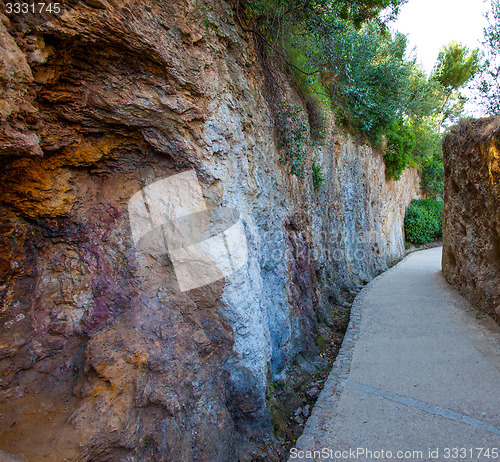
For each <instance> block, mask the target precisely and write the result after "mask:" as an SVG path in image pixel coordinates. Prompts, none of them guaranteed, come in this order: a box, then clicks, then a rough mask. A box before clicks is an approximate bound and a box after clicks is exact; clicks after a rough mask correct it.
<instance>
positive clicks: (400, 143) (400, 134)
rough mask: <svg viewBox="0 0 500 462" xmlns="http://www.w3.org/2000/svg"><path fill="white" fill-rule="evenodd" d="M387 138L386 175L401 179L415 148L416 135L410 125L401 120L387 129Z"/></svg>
mask: <svg viewBox="0 0 500 462" xmlns="http://www.w3.org/2000/svg"><path fill="white" fill-rule="evenodd" d="M386 139H387V147H386V150H385V154H384V162H385V176H386V178H388V179H390V178H394V179H395V180H399V179H400V178H401V174H402V173H403V170H404V169H405V168H406V167H407V166H408V164H409V162H410V158H411V154H412V153H413V149H414V148H415V135H414V134H413V132H412V130H411V127H410V126H408V125H407V124H406V123H405V122H404V121H403V120H399V121H394V122H393V123H392V124H391V125H390V126H389V128H388V129H387V130H386Z"/></svg>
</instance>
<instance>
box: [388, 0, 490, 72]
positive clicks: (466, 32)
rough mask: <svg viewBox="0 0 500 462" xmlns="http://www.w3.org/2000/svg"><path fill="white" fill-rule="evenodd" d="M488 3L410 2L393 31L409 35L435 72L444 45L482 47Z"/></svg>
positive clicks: (468, 0)
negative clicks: (451, 43) (453, 42)
mask: <svg viewBox="0 0 500 462" xmlns="http://www.w3.org/2000/svg"><path fill="white" fill-rule="evenodd" d="M489 5H490V2H489V0H486V1H485V0H409V1H408V3H406V4H405V5H403V6H402V7H401V12H400V14H399V17H398V19H397V20H396V21H395V22H393V23H391V26H392V28H394V29H397V30H399V31H400V32H402V33H404V34H406V35H408V37H409V42H410V43H409V48H410V49H411V48H413V47H414V46H416V49H417V57H418V60H419V61H420V62H421V63H422V64H423V67H424V69H425V70H426V72H427V73H430V72H431V71H432V68H433V67H434V64H435V62H436V59H437V56H438V54H439V50H440V49H441V47H442V46H443V45H447V44H448V43H450V42H451V41H456V42H459V43H462V44H464V45H467V46H468V47H469V48H478V47H480V46H481V43H480V42H481V41H482V38H483V28H484V27H485V26H486V24H487V22H486V19H485V18H484V13H485V12H486V11H488V9H489Z"/></svg>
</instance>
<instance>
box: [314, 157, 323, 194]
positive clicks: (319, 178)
mask: <svg viewBox="0 0 500 462" xmlns="http://www.w3.org/2000/svg"><path fill="white" fill-rule="evenodd" d="M312 180H313V186H314V190H315V191H316V192H318V191H319V190H320V189H321V186H322V185H323V183H324V182H325V176H324V175H323V168H322V167H321V164H319V163H317V162H316V159H314V160H313V165H312Z"/></svg>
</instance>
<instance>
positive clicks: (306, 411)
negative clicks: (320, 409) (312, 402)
mask: <svg viewBox="0 0 500 462" xmlns="http://www.w3.org/2000/svg"><path fill="white" fill-rule="evenodd" d="M309 409H310V406H309V404H306V405H305V406H304V409H302V415H303V416H304V417H305V418H306V419H307V417H309Z"/></svg>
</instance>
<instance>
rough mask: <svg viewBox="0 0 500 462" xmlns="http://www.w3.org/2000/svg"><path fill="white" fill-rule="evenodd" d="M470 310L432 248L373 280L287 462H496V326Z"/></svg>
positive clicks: (499, 367) (499, 376)
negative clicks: (387, 461) (448, 280)
mask: <svg viewBox="0 0 500 462" xmlns="http://www.w3.org/2000/svg"><path fill="white" fill-rule="evenodd" d="M476 314H477V313H476V312H475V311H474V309H473V308H472V307H471V306H470V305H469V304H467V302H465V300H463V299H462V298H461V297H460V296H459V295H458V294H457V293H456V292H455V291H454V290H453V289H451V288H450V286H449V285H448V284H447V283H446V281H445V280H444V279H443V276H442V274H441V248H435V249H430V250H425V251H422V252H417V253H413V254H411V255H410V256H409V257H407V258H406V259H405V260H404V261H402V262H401V263H399V264H398V265H396V266H395V267H394V268H392V269H391V270H389V271H388V272H386V273H384V274H383V275H381V276H379V277H378V278H376V279H375V280H374V281H372V282H371V283H370V284H369V285H368V286H367V287H366V288H365V289H363V291H362V292H361V293H360V294H359V295H358V297H357V299H356V301H355V303H354V305H353V308H352V314H351V322H350V325H349V329H348V332H347V334H346V337H345V340H344V343H343V344H342V349H341V351H340V354H339V356H338V357H337V360H336V362H335V364H334V367H333V370H332V373H331V374H330V377H329V379H328V381H327V383H326V385H325V388H324V390H323V391H322V393H321V395H320V397H319V399H318V402H317V403H316V406H315V407H314V410H313V413H312V415H311V417H310V418H309V420H308V422H307V424H306V428H305V430H304V433H303V435H302V436H301V437H300V438H299V439H298V440H297V445H296V448H294V449H292V451H291V453H290V458H289V461H294V460H330V461H349V460H361V461H362V460H402V461H431V460H432V461H448V462H451V461H453V462H456V461H489V462H491V461H495V460H496V461H500V329H499V328H498V327H497V326H496V325H494V324H493V322H492V321H489V320H478V319H476ZM308 451H309V452H308ZM313 451H317V452H316V453H313ZM369 451H371V453H370V452H369ZM314 456H315V457H314Z"/></svg>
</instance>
